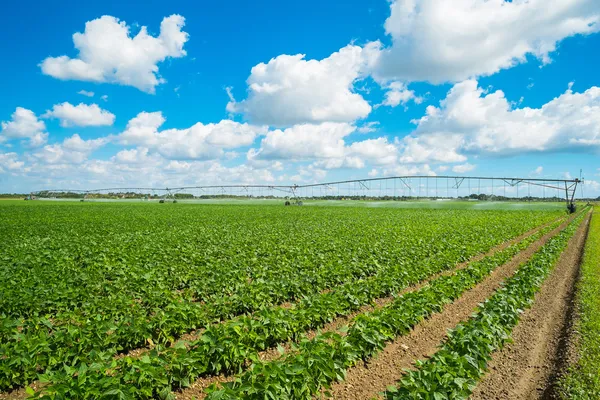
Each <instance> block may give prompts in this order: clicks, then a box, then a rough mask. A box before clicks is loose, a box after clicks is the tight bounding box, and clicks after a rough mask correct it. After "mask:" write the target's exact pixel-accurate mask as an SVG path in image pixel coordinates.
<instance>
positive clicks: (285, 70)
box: [227, 43, 379, 127]
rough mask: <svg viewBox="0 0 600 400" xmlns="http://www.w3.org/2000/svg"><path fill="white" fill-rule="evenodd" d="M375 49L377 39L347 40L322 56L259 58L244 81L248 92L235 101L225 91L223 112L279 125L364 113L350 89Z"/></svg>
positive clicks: (363, 103)
mask: <svg viewBox="0 0 600 400" xmlns="http://www.w3.org/2000/svg"><path fill="white" fill-rule="evenodd" d="M378 48H379V44H378V43H371V44H369V45H367V46H365V47H360V46H355V45H348V46H346V47H344V48H342V49H340V50H339V51H338V52H336V53H333V54H332V55H330V56H329V57H327V58H325V59H323V60H306V59H305V55H304V54H297V55H280V56H278V57H276V58H273V59H271V60H270V61H269V62H268V63H266V64H265V63H260V64H258V65H256V66H255V67H253V68H252V71H251V74H250V77H249V78H248V80H247V83H248V97H247V98H246V99H245V100H242V101H240V102H236V101H235V99H234V98H233V96H231V93H230V92H229V93H230V97H231V101H230V102H229V103H228V104H227V111H229V112H231V113H241V114H244V116H245V117H246V118H247V119H248V120H250V121H252V122H255V123H259V124H269V125H274V126H280V127H285V126H291V125H294V124H303V123H320V122H352V121H355V120H357V119H360V118H364V117H366V116H367V115H368V114H369V113H370V112H371V106H370V105H369V103H368V102H367V101H366V100H365V99H364V98H363V97H362V96H361V95H360V94H358V93H356V92H355V91H354V83H355V82H356V81H357V80H359V79H361V78H363V77H364V76H365V74H366V71H367V70H368V66H369V65H370V64H371V63H372V62H373V58H374V56H375V55H376V54H377V52H378Z"/></svg>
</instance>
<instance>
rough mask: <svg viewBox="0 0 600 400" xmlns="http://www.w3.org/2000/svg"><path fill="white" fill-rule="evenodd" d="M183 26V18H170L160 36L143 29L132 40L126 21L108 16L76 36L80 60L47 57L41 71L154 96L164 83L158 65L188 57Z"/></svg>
mask: <svg viewBox="0 0 600 400" xmlns="http://www.w3.org/2000/svg"><path fill="white" fill-rule="evenodd" d="M184 23H185V19H184V18H183V17H182V16H180V15H171V16H169V17H165V18H164V19H163V20H162V22H161V24H160V34H159V36H157V37H154V36H151V35H149V34H148V31H147V28H146V27H145V26H142V27H141V28H140V31H139V32H138V33H137V35H135V36H134V37H131V36H130V27H129V26H128V25H127V24H126V23H125V22H124V21H119V19H117V18H115V17H111V16H108V15H105V16H102V17H100V18H98V19H95V20H93V21H89V22H87V23H86V24H85V32H83V33H79V32H78V33H75V34H74V35H73V43H74V45H75V48H76V49H77V50H78V51H79V56H78V58H70V57H68V56H66V55H64V56H60V57H48V58H46V59H45V60H44V61H42V63H41V64H40V67H41V69H42V72H43V73H44V74H46V75H50V76H52V77H54V78H58V79H63V80H81V81H91V82H109V83H118V84H121V85H126V86H133V87H135V88H138V89H140V90H143V91H145V92H149V93H154V92H155V88H156V86H157V85H159V84H161V83H164V82H165V80H164V79H163V78H161V77H160V75H159V71H158V64H159V63H160V62H162V61H164V60H165V59H167V58H169V57H173V58H178V57H183V56H185V55H186V52H185V50H183V46H184V44H185V43H186V42H187V40H188V34H187V33H185V32H183V31H182V30H181V28H182V27H183V26H184Z"/></svg>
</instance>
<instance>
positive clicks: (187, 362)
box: [45, 222, 558, 398]
mask: <svg viewBox="0 0 600 400" xmlns="http://www.w3.org/2000/svg"><path fill="white" fill-rule="evenodd" d="M556 224H558V222H557V223H556ZM556 224H554V225H553V226H550V227H548V228H546V229H545V230H544V231H547V230H548V229H551V228H552V227H554V226H555V225H556ZM541 234H542V233H539V234H537V235H534V236H533V237H530V238H528V239H526V240H525V242H522V243H520V244H519V245H517V246H511V247H509V249H507V250H504V251H502V252H499V253H498V254H497V255H494V256H492V257H488V258H486V259H485V261H481V262H477V263H473V264H472V266H471V267H469V268H467V270H470V269H473V268H475V267H473V265H489V266H491V265H494V266H495V265H499V263H503V262H504V261H505V260H506V259H507V258H510V256H511V255H512V254H515V252H517V251H519V249H521V248H523V246H525V245H526V244H528V243H531V241H533V240H535V239H536V238H538V237H539V235H541ZM432 268H433V267H432V266H431V265H427V264H425V265H422V266H420V265H418V264H417V265H415V268H414V269H412V270H407V269H406V268H399V269H397V270H395V271H393V270H389V271H388V273H386V274H383V275H381V276H378V277H377V279H367V280H361V281H357V282H353V283H352V284H346V285H342V286H340V287H338V288H336V290H335V291H332V292H328V293H323V294H320V295H317V296H314V297H312V298H307V299H305V300H303V301H301V302H300V303H298V305H297V306H295V307H292V308H291V309H289V310H288V309H284V308H281V307H276V308H274V309H265V310H261V311H259V312H257V313H256V315H255V316H254V317H253V318H251V317H241V318H237V319H235V320H232V321H230V322H227V323H224V324H217V325H213V326H211V327H209V328H208V329H207V330H206V331H205V332H204V334H203V335H202V336H201V337H200V338H199V339H198V340H196V341H194V342H191V343H188V344H182V345H181V346H177V347H174V348H166V349H161V348H157V349H155V350H153V351H151V352H150V353H148V354H146V355H144V356H143V357H142V358H140V359H133V358H130V357H125V358H123V359H119V360H110V361H109V362H107V363H105V364H104V365H101V364H98V363H97V364H95V365H90V366H89V368H88V367H86V368H85V369H84V370H78V369H76V368H65V369H64V370H62V371H60V372H56V373H54V374H49V375H48V376H46V379H47V380H49V381H50V382H51V383H52V384H51V385H50V386H49V387H47V388H46V389H45V393H46V394H47V395H48V396H49V397H53V396H55V395H58V396H60V395H61V394H66V393H69V396H71V397H73V398H93V397H98V396H102V395H106V394H119V395H123V396H125V397H132V398H149V397H152V396H160V397H169V393H170V391H171V389H172V388H180V387H186V386H188V385H189V384H190V382H191V381H192V380H193V379H194V378H196V377H198V376H202V375H207V374H217V373H220V372H240V371H241V369H242V368H243V366H244V365H245V364H246V363H247V362H249V361H250V362H257V361H258V354H257V353H258V352H259V351H262V350H265V349H267V348H270V347H273V346H275V345H276V344H277V343H281V342H284V341H287V340H291V339H297V338H298V337H299V336H301V334H302V332H304V331H306V330H307V329H310V328H315V327H318V326H321V325H323V324H324V323H326V322H328V321H330V320H331V319H333V318H335V317H336V316H339V315H345V314H348V313H349V312H351V311H353V310H356V309H358V308H359V307H360V306H361V305H363V304H368V303H369V302H370V301H372V300H373V299H374V298H377V297H381V295H384V294H390V293H395V292H397V291H399V290H400V289H402V288H404V287H406V286H408V285H410V284H411V283H415V282H417V281H419V280H422V279H424V278H425V277H426V276H429V275H431V274H432V273H435V272H437V271H436V270H435V269H432ZM436 268H438V269H439V266H438V267H436ZM459 273H460V272H459ZM460 274H462V273H460ZM439 279H446V280H448V279H450V278H439ZM439 279H438V281H439ZM454 279H455V280H457V279H459V278H454ZM453 282H454V281H453ZM431 290H433V289H431ZM393 304H396V302H394V303H393ZM385 309H387V310H391V309H392V308H388V307H386V308H385ZM75 376H77V379H74V377H75Z"/></svg>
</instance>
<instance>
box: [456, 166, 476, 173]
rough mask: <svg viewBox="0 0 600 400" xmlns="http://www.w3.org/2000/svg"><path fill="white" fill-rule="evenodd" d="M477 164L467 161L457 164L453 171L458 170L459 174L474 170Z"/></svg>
mask: <svg viewBox="0 0 600 400" xmlns="http://www.w3.org/2000/svg"><path fill="white" fill-rule="evenodd" d="M474 169H475V166H474V165H473V164H469V163H465V164H460V165H455V166H454V167H452V172H456V173H457V174H464V173H465V172H469V171H473V170H474Z"/></svg>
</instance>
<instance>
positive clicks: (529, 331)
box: [471, 213, 591, 400]
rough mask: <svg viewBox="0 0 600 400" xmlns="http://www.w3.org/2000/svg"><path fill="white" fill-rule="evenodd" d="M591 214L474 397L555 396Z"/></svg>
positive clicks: (480, 399) (496, 356)
mask: <svg viewBox="0 0 600 400" xmlns="http://www.w3.org/2000/svg"><path fill="white" fill-rule="evenodd" d="M590 217H591V213H590V214H589V215H588V216H587V218H586V220H585V222H584V223H583V224H582V225H581V226H580V227H579V229H578V230H577V232H576V234H575V236H573V237H572V238H571V240H570V242H569V245H568V247H567V249H566V250H565V251H564V252H563V254H562V255H561V257H560V259H559V261H558V263H557V264H556V266H555V268H554V270H553V271H552V274H551V275H550V276H549V277H548V278H547V279H546V281H545V282H544V283H543V285H542V288H541V290H540V291H539V292H538V293H537V294H536V296H535V302H534V303H533V305H532V307H531V308H530V309H528V310H526V311H525V313H524V314H523V315H522V317H521V320H520V321H519V324H518V325H517V326H516V327H515V329H514V330H513V333H512V338H513V342H512V343H509V344H507V345H506V346H505V347H504V348H503V349H502V350H500V351H498V352H496V353H494V355H493V356H492V360H491V361H490V363H489V364H488V366H489V373H488V374H487V375H486V376H485V377H484V378H483V380H482V381H481V382H480V383H479V385H478V386H477V388H476V389H475V391H474V393H473V395H472V396H471V399H472V400H483V399H485V400H496V399H497V400H500V399H554V398H556V397H555V394H554V391H553V384H554V382H555V380H556V378H557V376H558V374H559V373H560V372H561V369H562V368H563V367H564V360H565V357H568V354H566V351H565V350H566V346H567V344H568V340H569V333H570V332H569V327H570V326H571V319H572V311H573V301H574V294H575V284H576V282H577V278H578V276H579V266H580V262H581V257H582V253H583V248H584V245H585V240H586V237H587V231H588V227H589V222H590Z"/></svg>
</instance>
